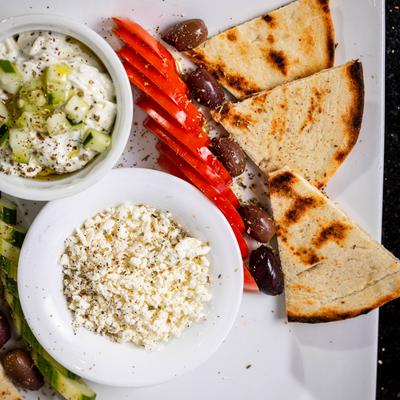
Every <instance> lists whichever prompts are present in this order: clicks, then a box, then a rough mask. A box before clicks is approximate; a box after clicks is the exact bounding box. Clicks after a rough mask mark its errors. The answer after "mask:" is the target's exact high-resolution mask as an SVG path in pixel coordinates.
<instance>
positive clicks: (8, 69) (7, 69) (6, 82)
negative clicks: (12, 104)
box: [0, 60, 23, 94]
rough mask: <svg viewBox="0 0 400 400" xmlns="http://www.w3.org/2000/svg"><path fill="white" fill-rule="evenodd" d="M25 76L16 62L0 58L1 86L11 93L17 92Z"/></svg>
mask: <svg viewBox="0 0 400 400" xmlns="http://www.w3.org/2000/svg"><path fill="white" fill-rule="evenodd" d="M22 81H23V77H22V74H21V72H19V71H18V68H17V67H16V65H15V64H14V63H12V62H11V61H9V60H0V87H1V88H2V89H3V90H5V91H6V92H8V93H10V94H15V93H17V92H18V89H19V88H20V86H21V85H22Z"/></svg>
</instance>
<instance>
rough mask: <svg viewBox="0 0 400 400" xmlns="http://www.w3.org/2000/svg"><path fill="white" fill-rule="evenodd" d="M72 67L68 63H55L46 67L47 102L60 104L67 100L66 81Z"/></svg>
mask: <svg viewBox="0 0 400 400" xmlns="http://www.w3.org/2000/svg"><path fill="white" fill-rule="evenodd" d="M71 71H72V69H71V67H70V66H68V65H67V64H54V65H50V66H49V67H47V69H46V86H47V102H48V103H49V104H51V105H59V104H61V103H64V102H65V100H66V98H65V97H66V94H67V91H66V81H67V76H68V75H69V74H70V73H71Z"/></svg>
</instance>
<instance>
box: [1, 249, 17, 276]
mask: <svg viewBox="0 0 400 400" xmlns="http://www.w3.org/2000/svg"><path fill="white" fill-rule="evenodd" d="M0 270H1V271H3V272H4V273H5V274H6V275H7V276H9V277H10V278H12V279H17V271H18V262H15V261H11V260H10V259H8V258H7V257H4V256H3V255H2V254H0Z"/></svg>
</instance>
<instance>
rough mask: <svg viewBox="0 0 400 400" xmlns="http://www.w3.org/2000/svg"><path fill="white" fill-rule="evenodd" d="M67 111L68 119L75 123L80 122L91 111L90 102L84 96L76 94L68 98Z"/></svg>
mask: <svg viewBox="0 0 400 400" xmlns="http://www.w3.org/2000/svg"><path fill="white" fill-rule="evenodd" d="M65 111H66V114H67V117H68V119H69V120H70V121H71V122H72V123H73V124H78V123H79V122H81V121H82V120H83V119H84V118H85V116H86V114H87V112H88V111H89V104H88V103H87V102H86V101H85V100H84V99H83V98H82V97H79V96H77V95H75V96H72V97H71V98H70V99H69V100H68V102H67V104H66V105H65Z"/></svg>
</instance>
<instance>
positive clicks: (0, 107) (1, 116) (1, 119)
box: [0, 101, 9, 125]
mask: <svg viewBox="0 0 400 400" xmlns="http://www.w3.org/2000/svg"><path fill="white" fill-rule="evenodd" d="M8 118H9V112H8V109H7V107H6V105H5V104H4V103H2V102H1V101H0V125H2V124H6V123H7V122H8Z"/></svg>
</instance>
